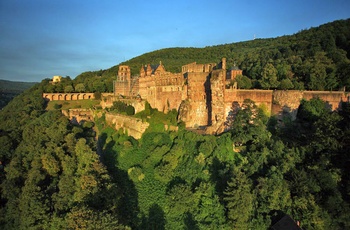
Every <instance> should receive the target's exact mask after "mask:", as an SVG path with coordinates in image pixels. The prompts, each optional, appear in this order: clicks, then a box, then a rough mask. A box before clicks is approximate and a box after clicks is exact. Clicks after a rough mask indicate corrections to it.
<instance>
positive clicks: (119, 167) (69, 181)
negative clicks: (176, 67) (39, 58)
mask: <svg viewBox="0 0 350 230" xmlns="http://www.w3.org/2000/svg"><path fill="white" fill-rule="evenodd" d="M48 85H52V84H50V83H49V82H48V81H46V80H44V81H42V82H41V83H40V84H36V85H35V86H33V87H32V88H30V89H29V90H26V91H25V92H24V93H22V94H21V95H19V96H18V97H16V98H14V99H13V100H12V101H11V102H10V103H9V104H8V105H7V106H6V107H5V108H4V109H3V110H1V111H0V143H1V145H0V162H1V163H0V184H1V187H0V188H1V189H0V213H1V215H0V229H125V230H129V229H135V230H138V229H142V230H143V229H198V230H201V229H223V230H225V229H271V226H273V225H274V224H275V223H276V221H278V220H279V219H281V218H282V217H283V216H284V215H285V214H288V215H289V216H290V217H291V218H293V219H294V220H295V221H297V220H298V221H300V223H301V228H302V229H350V221H349V220H350V216H349V215H350V208H349V204H350V197H349V191H350V172H349V170H348V165H349V163H350V159H349V154H348V153H349V152H350V145H349V143H350V139H349V137H350V135H349V134H350V132H349V131H350V119H349V118H350V106H349V104H348V103H344V104H343V110H342V111H335V112H331V111H330V110H328V107H327V106H326V103H325V102H323V101H321V100H320V99H311V100H310V101H302V102H301V106H300V107H299V110H298V114H297V116H296V120H290V119H286V120H283V121H282V122H284V123H283V125H279V122H278V121H277V120H276V118H274V117H267V115H266V114H265V112H264V110H263V109H261V108H259V107H258V106H257V105H256V104H255V103H254V102H253V101H250V100H247V101H245V102H244V104H243V105H242V108H244V109H241V108H237V110H235V112H234V113H233V114H232V117H231V118H230V119H229V121H230V130H229V131H228V132H226V133H224V134H222V135H219V136H214V135H199V134H197V133H194V132H191V131H188V130H186V129H184V128H183V127H182V125H181V123H180V124H178V123H177V120H176V117H177V116H176V115H177V114H176V111H172V112H171V113H168V114H164V113H161V112H159V111H158V110H155V109H152V108H151V107H150V106H149V105H147V104H146V106H145V110H144V111H141V112H140V113H137V114H135V115H133V116H134V118H137V119H140V120H147V121H148V122H149V123H150V125H149V126H148V128H147V130H146V131H145V133H144V134H143V135H142V136H141V138H140V139H134V138H133V137H132V136H128V134H127V133H125V131H124V130H125V129H124V128H122V129H119V130H115V129H114V128H113V127H111V126H109V125H108V122H107V116H106V113H104V112H105V111H106V110H103V109H102V108H99V109H97V108H96V109H97V111H96V112H97V114H101V117H99V116H96V117H95V120H94V123H93V122H89V121H87V122H82V123H81V124H75V123H74V122H70V121H69V120H68V118H67V117H65V116H64V115H63V114H62V112H61V111H60V110H59V109H58V108H59V107H56V106H53V109H48V107H47V103H46V102H45V100H44V99H43V97H42V93H43V89H44V88H45V87H47V86H48ZM82 103H84V102H82ZM66 105H67V104H66V103H65V102H64V103H63V106H62V108H63V107H64V106H66ZM82 105H83V104H81V105H80V107H81V108H82ZM117 105H118V104H115V107H116V108H115V109H116V110H117V108H120V107H121V106H120V107H119V106H117ZM70 106H73V105H72V104H70ZM55 107H56V108H55ZM107 111H110V112H111V110H107ZM113 112H114V111H113ZM116 112H117V111H116ZM103 113H104V114H103ZM165 124H168V125H169V124H171V125H178V129H177V130H176V129H173V130H174V131H171V130H168V129H166V126H165ZM114 127H115V126H114ZM175 130H176V131H175ZM97 153H98V154H97ZM291 223H293V221H291ZM294 225H295V223H294Z"/></svg>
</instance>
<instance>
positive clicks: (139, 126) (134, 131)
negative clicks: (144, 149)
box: [105, 113, 149, 139]
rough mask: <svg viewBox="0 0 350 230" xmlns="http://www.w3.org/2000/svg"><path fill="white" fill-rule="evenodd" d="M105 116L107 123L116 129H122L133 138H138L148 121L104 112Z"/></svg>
mask: <svg viewBox="0 0 350 230" xmlns="http://www.w3.org/2000/svg"><path fill="white" fill-rule="evenodd" d="M105 116H106V122H107V124H108V125H111V126H113V127H114V128H115V129H116V130H119V129H123V131H124V132H125V133H127V134H128V135H129V136H132V137H134V138H135V139H140V138H141V136H142V134H143V133H144V132H145V130H146V129H147V128H148V126H149V123H147V122H143V121H142V119H138V118H134V117H129V116H124V115H120V114H110V113H106V114H105Z"/></svg>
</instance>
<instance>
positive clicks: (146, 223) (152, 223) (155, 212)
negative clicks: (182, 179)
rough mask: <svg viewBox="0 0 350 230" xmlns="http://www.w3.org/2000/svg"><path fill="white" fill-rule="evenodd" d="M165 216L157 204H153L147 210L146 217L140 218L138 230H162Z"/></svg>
mask: <svg viewBox="0 0 350 230" xmlns="http://www.w3.org/2000/svg"><path fill="white" fill-rule="evenodd" d="M165 224H166V220H165V215H164V211H163V209H162V208H161V207H160V206H159V205H158V204H153V205H152V206H151V207H150V208H149V209H148V217H146V216H144V217H142V223H141V226H140V229H145V230H148V229H150V230H153V229H157V230H164V229H165Z"/></svg>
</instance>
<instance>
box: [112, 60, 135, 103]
mask: <svg viewBox="0 0 350 230" xmlns="http://www.w3.org/2000/svg"><path fill="white" fill-rule="evenodd" d="M130 87H131V71H130V67H129V66H127V65H120V66H119V69H118V75H117V80H116V81H115V83H114V95H119V94H120V95H124V96H129V92H130Z"/></svg>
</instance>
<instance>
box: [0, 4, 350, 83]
mask: <svg viewBox="0 0 350 230" xmlns="http://www.w3.org/2000/svg"><path fill="white" fill-rule="evenodd" d="M347 18H350V1H349V0H328V1H326V0H320V1H316V0H294V1H283V0H265V1H253V0H246V1H236V0H221V1H212V0H211V1H207V0H177V1H165V0H163V1H160V0H147V1H145V0H85V1H80V0H79V1H78V0H0V79H6V80H12V81H41V80H42V79H44V78H52V76H54V75H61V76H70V77H71V78H75V77H76V76H77V75H78V74H80V73H82V72H84V71H90V70H99V69H107V68H110V67H112V66H114V65H117V64H119V63H120V62H123V61H125V60H128V59H131V58H133V57H136V56H138V55H141V54H143V53H147V52H151V51H154V50H158V49H162V48H169V47H205V46H212V45H219V44H225V43H233V42H240V41H247V40H251V39H253V38H254V35H255V36H256V37H257V38H270V37H277V36H283V35H291V34H294V33H297V32H298V31H300V30H302V29H308V28H310V27H316V26H319V25H322V24H325V23H328V22H332V21H334V20H338V19H347Z"/></svg>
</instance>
